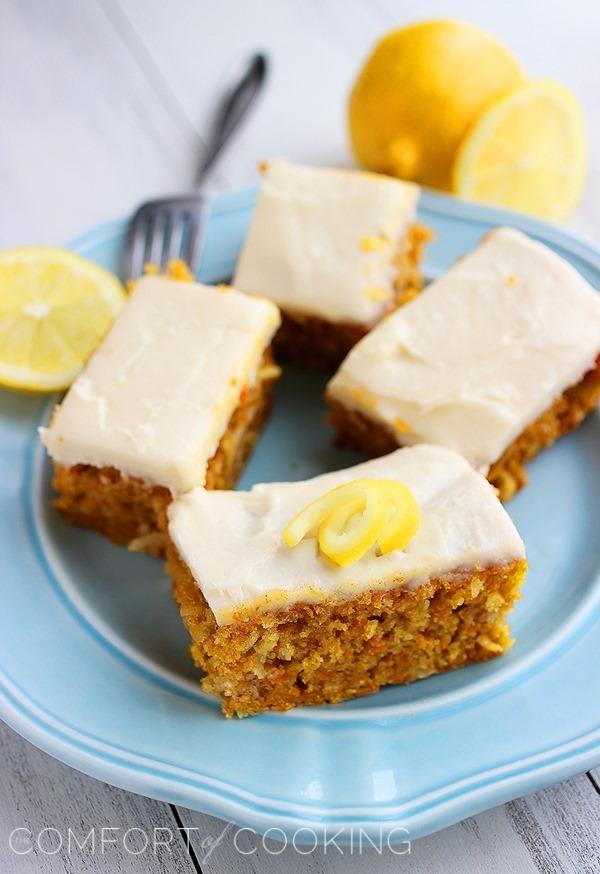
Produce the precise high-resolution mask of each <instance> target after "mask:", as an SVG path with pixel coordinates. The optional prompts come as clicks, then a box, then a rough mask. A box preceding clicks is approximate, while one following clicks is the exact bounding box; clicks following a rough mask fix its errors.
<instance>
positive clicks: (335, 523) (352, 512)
mask: <svg viewBox="0 0 600 874" xmlns="http://www.w3.org/2000/svg"><path fill="white" fill-rule="evenodd" d="M420 524H421V513H420V510H419V505H418V504H417V502H416V500H415V498H414V496H413V494H412V492H411V491H410V489H409V488H408V487H407V486H405V485H403V484H402V483H398V482H396V481H395V480H375V479H355V480H352V481H351V482H349V483H344V485H341V486H337V488H334V489H332V490H331V491H329V492H326V493H325V494H324V495H321V496H320V497H319V498H317V499H316V500H314V501H312V502H311V503H310V504H308V505H307V506H306V507H304V509H303V510H301V511H300V512H299V513H298V514H297V515H296V516H294V518H293V519H292V520H291V522H290V523H289V525H288V526H287V527H286V529H285V530H284V532H283V539H284V541H285V543H286V544H287V545H288V546H289V547H294V546H297V545H298V544H299V543H300V541H301V540H303V539H304V538H305V537H309V536H312V535H315V536H316V538H317V542H318V544H319V548H320V550H321V552H322V553H323V554H324V555H326V556H327V557H328V558H330V559H331V560H332V561H333V562H335V563H336V564H338V565H340V567H347V566H348V565H350V564H353V563H354V562H356V561H358V560H359V559H360V558H362V556H363V555H364V554H365V553H366V552H368V551H369V550H370V549H372V548H373V547H374V546H376V545H377V546H378V547H379V551H380V553H381V554H382V555H385V554H386V553H388V552H391V551H392V550H393V549H404V548H405V547H406V546H407V544H408V543H409V542H410V540H411V539H412V538H413V537H414V535H415V534H416V532H417V531H418V529H419V526H420Z"/></svg>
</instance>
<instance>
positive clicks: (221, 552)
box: [169, 445, 525, 624]
mask: <svg viewBox="0 0 600 874" xmlns="http://www.w3.org/2000/svg"><path fill="white" fill-rule="evenodd" d="M357 477H372V478H385V479H395V480H398V481H400V482H403V483H406V484H407V485H408V486H409V488H410V489H412V491H413V494H414V495H415V497H416V499H417V501H418V502H419V504H420V507H421V514H422V523H421V527H420V529H419V531H418V532H417V534H416V535H415V537H414V538H413V540H412V541H411V542H410V543H409V544H408V546H407V548H406V549H405V550H404V551H399V550H395V551H393V552H390V553H388V554H387V555H385V556H381V555H380V556H377V555H376V554H375V552H374V551H371V552H370V553H367V554H366V555H365V556H363V558H361V559H360V561H358V562H356V563H355V564H353V565H350V566H349V567H346V568H341V567H338V566H337V565H335V564H334V563H333V562H331V561H330V560H329V559H327V558H326V557H325V556H323V555H322V554H321V553H320V552H319V551H318V547H317V544H316V540H315V539H314V538H312V537H311V538H308V539H306V540H303V541H302V542H301V543H299V544H298V546H295V547H294V548H292V549H291V548H290V547H288V546H286V544H285V543H284V541H283V539H282V532H283V530H284V528H285V527H286V525H287V524H288V522H289V521H290V520H291V519H292V517H293V516H294V515H295V514H296V513H297V512H298V511H299V510H301V509H302V508H303V507H304V506H305V505H306V504H308V503H309V502H310V501H312V500H314V499H315V498H317V497H318V496H319V495H321V494H323V493H324V492H327V491H329V489H332V488H334V486H337V485H340V484H341V483H344V482H348V481H350V480H352V479H356V478H357ZM169 520H170V524H169V533H170V535H171V538H172V539H173V541H174V543H175V545H176V547H177V549H178V550H179V553H180V555H181V557H182V558H183V560H184V562H186V564H187V565H188V566H189V568H190V570H191V572H192V574H193V576H194V578H195V580H196V582H197V583H198V585H199V586H200V589H201V590H202V593H203V594H204V597H205V598H206V600H207V601H208V604H209V606H210V608H211V610H212V611H213V613H214V614H215V616H216V618H217V621H218V622H219V623H221V624H223V623H227V622H228V621H231V618H232V614H231V611H232V610H234V609H235V608H236V607H239V606H240V605H243V604H249V605H251V606H252V607H256V608H261V607H263V608H267V609H268V608H277V607H280V606H283V605H286V604H291V603H294V602H297V601H306V600H309V601H316V600H321V599H323V598H339V597H348V596H353V595H356V594H358V593H359V592H361V591H364V590H365V589H370V588H378V587H384V588H389V587H390V586H392V585H398V584H401V585H403V586H406V587H411V588H412V587H416V586H418V585H419V584H420V583H423V582H425V581H427V580H428V579H430V578H432V577H435V576H438V575H440V574H445V573H451V572H454V571H457V570H464V569H469V568H473V567H474V566H475V565H479V566H482V567H485V566H489V565H492V564H497V563H504V562H508V561H512V560H515V559H520V558H524V556H525V547H524V546H523V542H522V541H521V538H520V537H519V535H518V533H517V531H516V529H515V527H514V525H513V523H512V522H511V520H510V518H509V516H508V514H507V513H506V511H505V510H504V508H503V507H502V505H501V504H500V502H499V501H498V499H497V498H496V495H495V492H494V490H493V489H492V487H491V486H490V485H489V483H488V482H487V481H486V480H485V479H484V478H483V477H482V476H481V475H480V474H478V473H476V471H474V470H473V468H472V467H470V466H469V464H468V463H467V462H466V461H465V460H464V459H463V458H462V457H461V456H460V455H458V454H457V453H455V452H452V451H450V450H448V449H443V448H441V447H438V446H425V445H423V446H416V447H414V448H412V449H399V450H397V451H396V452H393V453H391V454H390V455H387V456H385V457H383V458H379V459H376V460H374V461H368V462H366V463H365V464H359V465H357V466H356V467H353V468H349V469H348V470H341V471H337V472H336V473H328V474H324V475H323V476H319V477H316V478H315V479H311V480H307V481H306V482H298V483H269V484H266V485H257V486H254V488H253V489H252V490H251V491H249V492H214V491H213V492H208V491H206V490H205V489H202V488H198V489H194V490H193V491H192V492H188V494H186V495H182V496H181V497H180V498H179V499H178V500H177V501H175V502H174V503H173V504H171V506H170V507H169ZM399 579H400V580H401V583H399V582H398V580H399Z"/></svg>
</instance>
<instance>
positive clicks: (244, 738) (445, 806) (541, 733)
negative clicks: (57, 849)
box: [0, 192, 600, 837]
mask: <svg viewBox="0 0 600 874" xmlns="http://www.w3.org/2000/svg"><path fill="white" fill-rule="evenodd" d="M254 197H255V194H254V192H243V193H241V194H236V195H233V196H228V197H225V198H221V199H219V200H217V201H216V202H215V204H214V208H213V211H212V217H211V219H210V226H209V229H208V239H207V246H206V252H205V258H204V263H203V269H202V272H201V278H202V279H204V280H207V281H210V280H216V279H220V278H222V277H225V276H227V275H229V274H230V273H231V271H232V267H233V264H234V259H235V257H236V254H237V252H238V250H239V247H240V243H241V241H242V238H243V236H244V231H245V229H246V226H247V223H248V219H249V216H250V212H251V208H252V204H253V202H254ZM421 218H422V220H423V221H424V222H425V223H426V224H428V225H430V226H431V227H433V228H434V230H435V231H436V233H437V239H436V242H435V243H434V244H433V245H432V246H431V247H430V249H429V251H428V255H427V265H426V272H427V274H428V275H429V276H434V275H436V274H437V273H438V272H439V271H440V270H442V269H444V268H446V267H447V266H448V265H449V264H451V263H452V262H453V261H454V260H455V258H456V257H457V256H459V255H461V254H463V253H464V252H466V251H467V250H468V249H470V248H471V247H472V246H473V245H474V244H475V243H476V242H477V240H478V239H479V238H480V237H481V235H482V234H483V233H485V232H486V231H487V230H488V229H489V228H490V227H492V226H494V225H498V224H512V225H514V226H516V227H518V228H522V229H523V230H525V231H526V232H529V233H531V234H533V236H535V237H537V238H539V239H541V240H543V241H545V242H546V243H548V244H549V245H550V246H551V247H552V248H554V249H555V250H556V251H558V252H559V253H560V254H561V255H563V256H564V257H566V258H568V259H569V260H570V261H572V262H573V264H574V265H575V266H576V267H577V268H578V269H579V270H580V271H581V272H582V273H583V274H584V276H586V278H587V279H589V280H590V281H591V282H592V283H593V284H594V285H595V286H596V287H600V255H599V254H598V253H597V252H595V251H593V250H592V249H590V248H589V247H587V246H586V245H584V244H583V243H581V242H578V241H576V240H574V239H572V238H571V237H568V236H566V235H565V234H564V233H562V232H560V231H558V230H555V229H552V228H549V227H546V226H543V225H541V224H539V223H538V222H534V221H532V220H530V219H526V218H524V217H521V216H513V215H506V214H504V213H501V212H498V211H495V210H491V209H487V208H482V207H478V206H472V205H466V204H464V203H460V202H457V201H454V200H451V199H446V198H442V197H435V196H432V195H426V196H424V197H423V203H422V207H421ZM123 230H124V223H123V222H116V223H113V224H109V225H106V226H104V227H101V228H98V229H96V230H94V231H91V232H90V233H88V234H86V235H84V236H83V237H81V238H80V239H79V240H77V241H76V242H75V243H74V244H73V248H74V249H75V250H76V251H78V252H80V253H82V254H83V255H86V256H87V257H88V258H92V259H93V260H95V261H97V262H98V263H100V264H102V265H104V266H105V267H108V268H110V269H112V270H116V269H117V268H118V264H119V254H120V249H121V244H122V240H123ZM449 329H451V326H449ZM324 382H325V375H324V374H316V373H299V372H293V371H290V372H286V374H285V375H284V377H283V379H282V380H281V384H280V387H279V389H278V397H277V403H276V411H275V414H274V416H273V418H272V420H271V422H270V423H269V425H268V427H267V429H266V432H265V434H264V436H263V437H262V439H261V441H260V443H259V446H258V448H257V450H256V453H255V455H254V457H253V458H252V461H251V463H250V465H249V467H248V469H247V471H246V473H245V475H244V478H243V481H242V483H241V485H242V487H248V486H250V485H251V484H252V483H254V482H258V481H265V480H274V479H299V478H304V477H306V476H311V475H313V474H317V473H319V472H321V471H325V470H331V469H334V468H339V467H345V466H347V465H349V464H352V463H354V462H355V461H356V460H357V459H358V456H356V455H354V454H352V453H346V452H342V451H337V450H335V449H333V448H332V446H331V441H330V434H329V432H328V429H327V426H326V425H325V424H324V421H323V404H322V401H321V396H322V389H323V385H324ZM52 403H53V401H52V402H50V403H49V402H48V399H43V400H40V399H39V398H35V397H25V396H21V395H17V394H9V393H0V404H1V407H0V512H1V514H2V528H1V530H0V563H1V564H0V567H1V575H0V587H1V589H2V599H1V604H2V607H1V610H0V715H1V716H2V717H3V718H4V719H5V720H6V722H8V723H9V724H10V725H12V726H13V727H14V728H15V729H16V730H17V731H19V732H20V733H21V734H23V735H24V736H25V737H26V738H28V739H29V740H30V741H32V742H33V743H34V744H37V745H38V746H39V747H41V748H42V749H44V750H46V751H47V752H49V753H51V754H52V755H54V756H56V757H57V758H59V759H62V760H63V761H65V762H67V763H68V764H70V765H73V766H74V767H76V768H79V769H80V770H82V771H85V772H87V773H88V774H92V775H93V776H95V777H99V778H101V779H102V780H106V781H108V782H110V783H114V784H116V785H117V786H122V787H124V788H126V789H131V790H133V791H135V792H139V793H143V794H144V795H150V796H155V797H156V798H161V799H164V800H168V801H171V802H176V803H180V804H184V805H186V806H188V807H191V808H197V809H199V810H203V811H206V812H208V813H212V814H215V815H217V816H220V817H223V818H226V819H230V820H233V821H235V822H237V823H240V824H243V825H247V826H250V827H253V828H255V829H256V830H257V831H259V830H262V831H264V830H266V829H268V828H270V827H277V828H280V829H282V830H283V832H285V833H286V834H287V835H290V834H292V833H294V832H296V830H297V829H299V828H301V827H307V828H309V829H313V830H314V831H315V832H316V833H317V834H318V835H319V836H321V837H322V836H323V835H324V834H326V833H328V834H331V833H332V831H334V830H337V829H339V828H344V829H347V830H348V829H357V828H361V829H364V830H365V831H366V832H368V833H369V834H370V835H372V836H374V837H377V836H379V835H381V830H383V832H384V833H388V834H389V833H390V832H392V835H393V834H394V833H393V830H394V829H396V828H398V827H399V826H401V827H403V828H406V829H407V830H408V831H409V833H410V835H411V836H412V837H418V836H419V835H423V834H426V833H428V832H431V831H434V830H436V829H439V828H442V827H443V826H446V825H448V824H449V823H452V822H454V821H456V820H458V819H461V818H463V817H465V816H468V815H470V814H473V813H476V812H477V811H480V810H482V809H484V808H487V807H490V806H492V805H495V804H498V803H500V802H503V801H506V800H508V799H511V798H514V797H515V796H517V795H521V794H523V793H526V792H530V791H532V790H535V789H539V788H541V787H543V786H545V785H547V784H549V783H552V782H554V781H556V780H561V779H563V778H565V777H568V776H569V775H571V774H573V773H575V772H577V771H582V770H584V769H586V768H590V767H592V766H595V765H597V764H599V763H600V707H599V705H598V695H597V694H595V691H594V690H598V689H600V576H599V573H598V571H599V568H600V540H599V538H598V518H600V457H599V455H598V446H599V436H600V418H599V417H598V415H597V414H595V415H593V416H591V417H590V418H589V419H588V420H587V422H586V423H585V424H584V426H583V427H582V428H581V429H580V430H579V431H578V432H577V433H576V434H573V435H571V436H568V437H566V438H564V439H563V440H561V441H560V442H559V443H558V444H557V445H556V446H555V447H553V448H552V449H551V450H549V451H547V452H545V453H544V454H543V455H542V456H541V457H540V458H539V459H538V460H537V461H535V463H534V464H532V465H531V482H530V484H529V486H528V487H527V488H526V489H525V490H524V491H523V492H522V493H521V494H520V495H519V496H518V497H517V498H516V499H515V500H514V501H512V502H511V503H510V504H509V507H508V509H509V511H510V513H511V515H512V516H513V518H514V520H515V522H516V524H517V526H518V528H519V530H520V531H521V534H522V535H523V537H524V539H525V542H526V544H527V550H528V553H529V559H530V563H531V571H530V574H529V577H528V580H527V582H526V585H525V590H524V596H523V599H522V601H521V602H520V603H519V605H518V607H517V609H516V610H515V612H514V614H513V620H512V627H513V631H514V634H515V636H516V639H517V643H516V645H515V646H514V647H513V649H511V650H510V652H509V653H508V654H507V655H506V656H504V657H503V658H500V659H497V660H495V661H493V662H491V663H488V664H483V665H475V666H472V667H469V668H466V669H463V670H460V671H456V672H454V673H450V674H447V675H445V676H439V677H431V678H429V679H427V680H421V681H420V682H417V683H413V684H412V685H410V686H406V687H390V688H387V689H385V690H383V691H381V692H379V693H378V694H376V695H371V696H369V697H366V698H362V699H360V700H357V701H349V702H347V703H345V704H341V705H336V706H328V707H320V708H312V709H299V710H295V711H292V712H290V713H287V714H267V715H263V716H259V717H256V718H253V719H246V720H242V721H239V720H232V721H226V720H225V719H224V718H223V717H222V716H221V713H220V710H219V706H218V704H217V702H216V701H215V700H213V699H211V698H209V697H207V696H205V695H203V694H202V692H201V691H200V689H199V687H198V684H197V678H196V676H195V672H194V669H193V668H192V665H191V664H190V661H189V659H188V656H187V652H186V648H187V637H186V633H185V632H184V629H183V626H182V624H181V622H180V619H179V616H178V614H177V610H176V608H175V607H174V605H173V603H172V601H171V596H170V591H169V580H168V579H167V577H166V576H165V575H164V573H163V571H162V569H161V565H160V563H159V562H157V561H155V560H153V559H152V558H149V557H146V556H141V555H134V554H130V553H127V552H126V551H125V550H123V549H119V548H117V547H113V546H111V545H110V544H108V543H107V542H106V541H105V540H103V539H102V538H100V537H99V536H96V535H94V534H92V533H89V532H84V531H81V530H78V529H76V528H69V527H67V526H66V525H64V524H63V522H62V520H61V519H60V518H59V517H58V515H57V514H56V513H55V512H54V511H53V510H52V509H51V508H50V488H49V478H50V468H49V465H48V462H47V460H46V459H45V457H44V453H43V452H42V451H41V448H40V445H39V443H38V440H37V433H36V429H37V427H38V425H40V424H41V423H42V422H44V420H45V419H46V418H47V416H48V413H49V410H50V408H51V406H52ZM307 834H308V833H307ZM346 834H349V832H348V831H346ZM402 834H403V833H402Z"/></svg>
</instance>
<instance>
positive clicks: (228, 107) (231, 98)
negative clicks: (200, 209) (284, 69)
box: [196, 54, 267, 188]
mask: <svg viewBox="0 0 600 874" xmlns="http://www.w3.org/2000/svg"><path fill="white" fill-rule="evenodd" d="M266 75H267V59H266V57H265V55H263V54H256V55H253V56H252V58H251V59H250V61H249V63H248V65H247V68H246V70H245V72H244V75H243V76H242V78H241V79H240V80H239V82H237V83H236V84H235V85H234V86H233V87H232V88H231V90H230V91H229V92H228V93H227V94H226V95H225V97H224V98H223V100H222V102H221V104H220V105H219V108H218V110H217V115H216V118H215V122H214V125H213V128H212V131H211V135H210V138H209V141H208V146H207V149H206V152H205V154H204V157H203V159H202V163H201V165H200V167H199V168H198V173H197V175H196V188H200V186H201V185H202V183H203V182H204V180H205V178H206V176H207V174H208V172H209V171H210V170H211V169H212V166H213V164H214V163H215V161H216V160H217V158H218V156H219V154H220V153H221V150H222V148H223V146H224V145H225V144H226V142H227V141H228V140H229V138H230V136H231V134H232V133H233V132H234V131H235V129H236V128H237V126H238V125H239V123H240V122H241V120H242V119H243V118H244V116H245V115H246V113H247V112H248V110H249V109H250V107H251V106H252V104H253V103H254V101H255V100H256V97H257V96H258V93H259V91H260V90H261V88H262V86H263V84H264V81H265V77H266Z"/></svg>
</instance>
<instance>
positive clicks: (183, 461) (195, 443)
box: [41, 276, 280, 493]
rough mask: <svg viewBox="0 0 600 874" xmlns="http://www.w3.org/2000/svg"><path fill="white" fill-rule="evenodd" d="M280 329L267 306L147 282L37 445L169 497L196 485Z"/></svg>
mask: <svg viewBox="0 0 600 874" xmlns="http://www.w3.org/2000/svg"><path fill="white" fill-rule="evenodd" d="M279 323H280V317H279V311H278V309H277V307H276V306H275V305H274V304H273V303H271V302H270V301H267V300H264V299H258V298H253V297H249V296H248V295H245V294H240V293H239V292H237V291H234V290H233V289H229V288H227V287H225V286H222V287H219V288H215V287H210V286H206V285H200V284H197V283H192V282H179V281H174V280H170V279H166V278H162V277H155V276H146V277H144V278H142V279H141V280H140V281H139V282H138V283H137V284H136V286H135V290H134V292H133V293H132V295H131V297H130V299H129V300H128V302H127V304H126V305H125V307H124V308H123V310H122V311H121V313H120V315H119V316H118V318H117V320H116V321H115V323H114V324H113V326H112V328H111V330H110V331H109V333H108V334H107V336H106V338H105V339H104V341H103V342H102V344H101V345H100V346H99V348H98V349H97V350H96V352H95V353H94V354H93V355H92V357H91V358H90V360H89V362H88V364H87V366H86V368H85V369H84V371H83V372H82V373H81V374H80V376H79V377H78V378H77V379H76V381H75V382H74V383H73V385H72V386H71V388H70V390H69V392H68V394H67V396H66V397H65V399H64V401H63V402H62V403H61V404H60V406H59V407H57V409H56V410H55V412H54V415H53V417H52V420H51V423H50V425H49V427H48V428H47V429H42V432H41V436H42V441H43V442H44V444H45V445H46V447H47V449H48V452H49V453H50V455H51V456H52V458H53V459H54V460H55V461H57V462H58V463H59V464H61V465H64V466H67V467H70V466H72V465H75V464H91V465H94V466H95V467H104V466H112V467H115V468H117V469H118V470H120V471H121V472H123V473H126V474H128V475H130V476H138V477H142V478H143V479H145V480H148V481H150V482H152V483H158V484H161V485H165V486H168V487H169V488H170V489H171V491H172V492H174V493H175V492H177V491H180V490H185V489H190V488H192V487H193V486H196V485H199V484H201V483H203V482H204V476H205V472H206V466H207V462H208V461H209V459H210V458H211V457H212V455H213V454H214V452H215V450H216V449H217V446H218V444H219V440H220V439H221V437H222V435H223V433H224V432H225V430H226V428H227V424H228V421H229V419H230V417H231V414H232V413H233V411H234V409H235V408H236V406H237V405H238V403H239V398H240V393H241V391H242V389H243V387H244V385H247V384H248V383H249V382H252V381H253V380H254V379H255V378H256V373H257V370H258V368H259V366H260V364H261V361H262V357H263V353H264V350H265V348H266V347H267V346H268V345H269V343H270V341H271V338H272V336H273V334H274V332H275V331H276V329H277V327H278V326H279Z"/></svg>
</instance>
